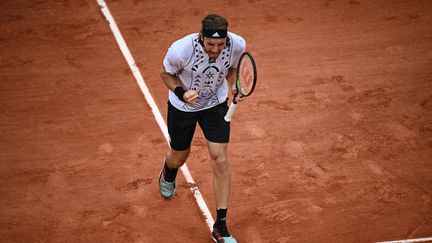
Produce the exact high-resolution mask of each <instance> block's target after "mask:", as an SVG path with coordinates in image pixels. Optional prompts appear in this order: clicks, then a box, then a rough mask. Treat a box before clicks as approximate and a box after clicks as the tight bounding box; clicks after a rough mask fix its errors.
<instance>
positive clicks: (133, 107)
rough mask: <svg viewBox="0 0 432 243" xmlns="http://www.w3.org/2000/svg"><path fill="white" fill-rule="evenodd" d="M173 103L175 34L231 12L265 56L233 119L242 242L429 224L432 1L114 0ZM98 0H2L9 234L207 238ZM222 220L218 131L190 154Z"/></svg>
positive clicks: (352, 238) (160, 91)
mask: <svg viewBox="0 0 432 243" xmlns="http://www.w3.org/2000/svg"><path fill="white" fill-rule="evenodd" d="M106 3H107V5H108V6H109V9H110V11H111V13H112V16H113V17H114V19H115V21H116V22H117V25H118V27H119V29H120V31H121V33H122V35H123V37H124V39H125V41H126V43H127V45H128V47H129V49H130V52H131V53H132V55H133V57H134V58H135V61H136V64H137V66H138V68H139V70H140V72H141V73H142V76H143V77H144V79H145V82H146V84H147V86H148V88H149V90H150V93H151V95H152V96H153V98H154V100H155V102H156V104H157V106H158V108H159V109H160V112H161V114H162V116H163V117H164V118H165V116H166V110H167V103H166V102H167V93H168V91H167V89H166V87H165V86H164V84H163V82H162V80H161V79H160V77H159V70H160V68H161V67H162V60H163V58H164V56H165V54H166V51H167V49H168V47H169V46H170V45H171V43H172V42H173V41H174V40H177V39H179V38H181V37H183V36H185V35H186V34H189V33H193V32H197V31H199V30H200V21H201V19H202V18H203V17H204V16H205V15H207V14H208V13H212V12H215V13H219V14H221V15H224V16H225V17H226V18H227V19H228V21H229V22H230V31H232V32H234V33H237V34H240V35H242V36H243V37H244V38H245V39H246V40H247V43H248V47H247V49H248V50H249V51H250V52H251V53H252V54H253V55H254V57H255V59H256V62H257V65H258V84H257V87H256V90H255V92H254V94H253V95H252V96H251V97H250V98H248V99H247V100H245V101H244V102H242V103H241V104H240V105H239V106H238V107H237V111H236V114H235V116H234V118H233V121H232V122H231V131H232V132H231V140H230V144H229V155H230V164H231V170H232V176H233V178H232V180H233V182H232V185H233V188H232V194H231V201H230V207H229V219H228V224H229V225H230V231H231V233H232V234H233V235H234V236H235V237H236V238H237V240H238V241H239V242H256V243H261V242H276V243H285V242H377V241H390V240H401V239H418V238H430V237H432V28H431V26H432V1H430V0H413V1H401V0H310V1H282V0H273V1H264V0H239V1H233V0H223V1H218V2H217V3H216V2H213V1H199V0H189V1H186V0H178V1H168V2H164V1H155V0H148V1H140V0H109V1H107V2H106ZM167 148H168V144H167V142H166V140H165V138H164V136H163V133H162V132H161V130H160V128H159V126H158V124H157V123H156V120H155V117H154V116H153V113H152V111H151V109H150V106H149V105H148V104H147V102H146V100H145V98H144V96H143V94H142V92H141V90H140V88H139V86H138V85H137V81H136V80H135V78H134V76H133V75H132V72H131V70H130V68H129V66H128V64H127V62H126V61H125V58H124V57H123V55H122V53H121V52H120V50H119V46H118V45H117V43H116V40H115V38H114V36H113V34H112V32H111V30H110V27H109V24H108V23H107V21H106V19H105V17H104V15H103V14H102V13H101V9H100V7H99V5H98V3H97V2H96V0H94V1H93V0H64V1H54V0H34V1H24V0H17V1H12V0H4V1H1V2H0V161H1V162H0V195H1V197H0V241H1V242H136V243H141V242H212V239H211V238H210V232H209V228H208V226H207V224H206V222H205V220H204V218H203V214H202V213H201V212H200V208H199V207H198V205H197V202H196V201H195V197H194V196H193V194H192V193H191V191H190V185H189V184H188V183H186V181H185V179H184V177H183V176H182V175H181V173H179V177H178V189H177V194H176V196H175V198H173V199H172V200H169V201H167V200H163V199H162V198H161V196H160V194H159V187H158V175H159V171H160V169H161V167H162V161H163V158H164V156H165V152H166V150H167ZM187 164H188V167H189V169H190V172H191V174H192V176H193V178H194V180H195V181H196V183H197V185H198V187H199V189H200V191H201V193H202V195H203V197H204V200H205V202H206V203H207V206H208V208H209V209H210V211H211V213H212V214H213V217H214V216H215V215H214V214H215V200H214V196H213V187H212V172H211V166H210V162H209V157H208V153H207V146H206V140H205V139H204V137H203V135H202V132H201V130H200V129H197V131H196V136H195V138H194V140H193V146H192V153H191V156H190V159H189V160H188V162H187Z"/></svg>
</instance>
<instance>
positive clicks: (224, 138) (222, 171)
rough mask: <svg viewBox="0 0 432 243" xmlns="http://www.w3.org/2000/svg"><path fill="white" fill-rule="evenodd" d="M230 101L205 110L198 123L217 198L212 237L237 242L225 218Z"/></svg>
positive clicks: (228, 170) (229, 187) (229, 188)
mask: <svg viewBox="0 0 432 243" xmlns="http://www.w3.org/2000/svg"><path fill="white" fill-rule="evenodd" d="M227 110H228V106H227V103H226V102H224V103H222V104H219V105H217V106H216V107H213V108H210V109H208V110H205V111H203V114H202V116H200V119H199V124H200V126H201V128H202V130H203V132H204V136H205V137H206V139H207V145H208V150H209V154H210V163H211V165H212V168H213V186H214V193H215V198H216V215H217V217H216V222H215V224H214V226H213V232H212V235H213V238H214V239H215V240H216V241H217V242H227V243H232V242H236V241H235V239H234V238H233V237H232V236H231V235H230V233H229V232H228V228H227V223H226V218H227V210H228V201H229V196H230V191H231V172H230V168H229V163H228V142H229V135H230V123H229V122H226V121H225V119H224V116H225V114H226V112H227Z"/></svg>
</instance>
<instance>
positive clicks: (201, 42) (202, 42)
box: [198, 33, 204, 46]
mask: <svg viewBox="0 0 432 243" xmlns="http://www.w3.org/2000/svg"><path fill="white" fill-rule="evenodd" d="M198 42H199V43H200V44H201V45H202V46H204V37H203V35H202V33H200V34H199V41H198Z"/></svg>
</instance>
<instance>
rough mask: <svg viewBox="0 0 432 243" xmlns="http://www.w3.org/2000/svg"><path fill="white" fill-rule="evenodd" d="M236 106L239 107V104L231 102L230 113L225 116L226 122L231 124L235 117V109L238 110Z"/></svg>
mask: <svg viewBox="0 0 432 243" xmlns="http://www.w3.org/2000/svg"><path fill="white" fill-rule="evenodd" d="M236 106H237V104H236V103H234V102H231V105H230V107H229V108H228V111H227V113H226V115H225V117H224V118H225V121H227V122H230V121H231V118H232V116H233V114H234V111H235V109H236Z"/></svg>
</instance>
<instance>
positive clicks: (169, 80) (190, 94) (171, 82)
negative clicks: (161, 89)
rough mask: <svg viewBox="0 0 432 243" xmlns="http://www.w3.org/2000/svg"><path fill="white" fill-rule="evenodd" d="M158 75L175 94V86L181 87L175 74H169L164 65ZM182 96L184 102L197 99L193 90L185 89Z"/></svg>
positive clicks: (193, 101) (192, 101)
mask: <svg viewBox="0 0 432 243" xmlns="http://www.w3.org/2000/svg"><path fill="white" fill-rule="evenodd" d="M160 76H161V78H162V80H163V82H164V84H165V86H166V87H167V88H168V89H170V90H171V91H172V92H174V93H175V94H176V95H177V94H178V93H176V88H177V87H182V86H181V82H180V79H179V78H178V77H177V76H176V75H171V74H169V73H168V72H167V71H166V70H165V68H164V67H162V69H161V71H160ZM182 89H183V88H182ZM179 98H180V97H179ZM182 98H183V100H184V102H185V103H189V104H192V103H195V101H196V100H197V98H198V94H197V92H196V91H195V90H185V92H184V94H182Z"/></svg>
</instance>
